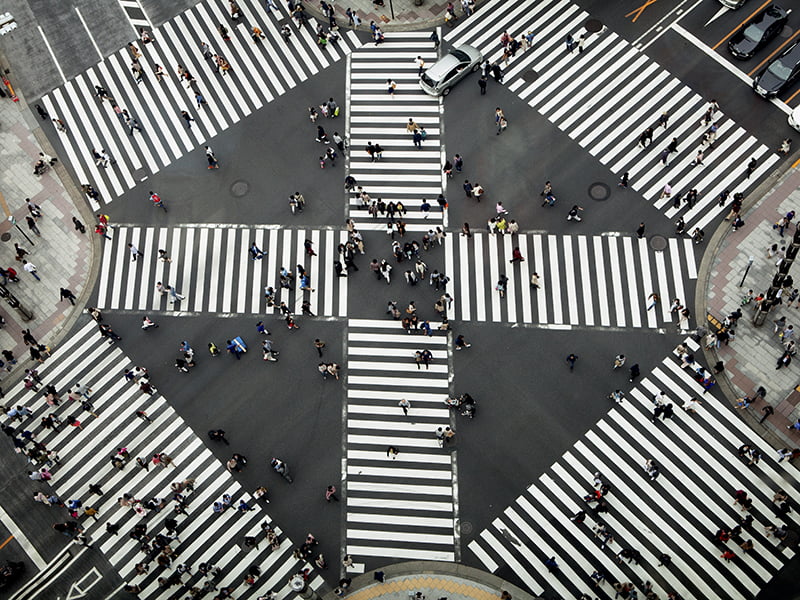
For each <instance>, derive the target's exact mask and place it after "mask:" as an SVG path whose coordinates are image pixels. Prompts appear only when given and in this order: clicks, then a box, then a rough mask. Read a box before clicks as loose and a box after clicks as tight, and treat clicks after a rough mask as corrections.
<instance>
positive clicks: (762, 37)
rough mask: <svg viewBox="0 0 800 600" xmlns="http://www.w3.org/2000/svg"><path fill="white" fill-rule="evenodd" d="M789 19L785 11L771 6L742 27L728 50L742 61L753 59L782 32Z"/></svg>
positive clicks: (776, 6) (730, 42) (731, 41)
mask: <svg viewBox="0 0 800 600" xmlns="http://www.w3.org/2000/svg"><path fill="white" fill-rule="evenodd" d="M788 19H789V15H788V13H787V12H786V11H785V10H784V9H782V8H781V7H780V6H778V5H776V4H770V5H769V6H768V7H767V8H765V9H764V10H762V11H761V12H760V13H758V14H757V15H756V16H755V17H753V18H752V19H750V20H749V21H748V22H747V23H745V24H744V25H742V27H741V29H739V31H737V32H736V33H735V34H734V35H733V37H732V38H731V39H730V41H729V42H728V50H730V53H731V54H733V55H734V56H735V57H736V58H739V59H741V60H747V59H748V58H753V55H754V54H755V53H756V52H758V51H759V50H761V48H763V47H764V46H766V45H767V44H768V43H769V41H770V40H772V39H773V38H774V37H775V36H776V35H778V34H779V33H780V32H781V30H782V29H783V26H784V25H786V21H787V20H788Z"/></svg>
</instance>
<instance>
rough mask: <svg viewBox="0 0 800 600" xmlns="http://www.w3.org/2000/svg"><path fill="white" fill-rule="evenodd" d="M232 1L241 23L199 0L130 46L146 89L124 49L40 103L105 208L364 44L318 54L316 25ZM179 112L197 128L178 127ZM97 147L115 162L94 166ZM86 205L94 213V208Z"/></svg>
mask: <svg viewBox="0 0 800 600" xmlns="http://www.w3.org/2000/svg"><path fill="white" fill-rule="evenodd" d="M238 4H239V7H240V8H241V10H242V17H241V18H240V19H238V20H237V22H231V19H230V15H229V14H228V13H227V12H226V6H225V5H224V3H220V2H218V1H217V0H204V1H202V2H199V3H198V4H196V5H195V6H193V7H192V8H190V9H188V10H186V11H185V12H183V13H182V14H180V15H177V16H176V17H175V18H173V19H171V20H169V21H167V22H166V23H164V24H163V25H161V26H160V27H157V28H154V29H152V37H153V40H154V41H152V42H150V43H142V42H141V40H136V41H135V42H134V45H135V46H136V47H137V49H138V51H139V52H140V53H141V54H142V56H141V57H140V58H139V59H138V60H139V63H140V64H141V66H142V69H143V72H144V81H143V82H142V83H139V84H137V83H136V81H135V79H134V77H133V76H132V73H131V61H132V60H133V56H132V54H131V52H130V51H129V50H128V49H127V48H123V49H120V50H119V51H118V52H116V53H114V54H112V55H111V56H109V57H107V58H106V59H105V60H103V61H101V62H100V63H98V64H97V66H95V67H92V68H90V69H88V70H87V71H85V72H84V73H82V74H80V75H78V76H77V77H75V79H73V80H71V81H69V82H67V83H65V84H64V85H63V86H61V87H59V88H57V89H55V90H53V91H52V92H50V93H49V94H47V95H45V96H44V97H43V98H42V99H41V100H42V103H43V105H44V106H45V107H46V109H47V111H48V112H49V113H50V114H51V115H57V116H58V118H60V119H62V120H64V121H65V122H66V124H67V126H68V129H67V131H66V132H60V133H58V135H59V140H60V142H61V144H62V146H63V148H64V152H65V153H66V157H65V158H68V159H69V163H70V164H71V165H72V168H73V169H74V171H75V174H76V176H77V178H78V180H79V181H80V182H81V183H82V184H83V183H88V184H92V185H93V186H94V187H95V188H96V189H97V191H98V192H99V193H100V198H99V202H102V203H109V202H111V201H112V200H114V199H115V198H117V197H119V196H120V195H122V194H123V193H125V192H126V191H127V190H130V189H131V188H133V187H134V186H136V185H137V184H138V183H139V182H140V181H142V180H143V179H146V178H147V177H149V176H151V175H153V174H155V173H157V172H159V171H160V170H161V169H163V168H164V167H166V166H168V165H170V164H172V163H173V162H174V161H176V160H178V159H179V158H181V157H182V156H184V155H185V154H186V153H188V152H191V151H192V150H194V149H195V148H198V147H200V146H201V145H202V144H203V143H205V142H207V141H208V140H210V139H211V138H213V137H214V136H216V135H217V134H218V133H220V132H222V131H224V130H226V129H228V128H229V127H231V126H232V125H234V124H236V123H238V122H239V121H240V120H242V119H244V118H246V117H248V116H249V115H251V114H253V113H254V112H255V111H257V110H259V109H261V108H262V107H263V106H264V105H265V104H267V103H269V102H271V101H272V100H274V99H275V98H276V97H278V96H280V95H282V94H284V93H286V91H288V90H290V89H292V88H293V87H295V86H296V85H298V84H299V83H301V82H303V81H305V80H306V79H308V78H309V77H310V76H312V75H314V74H316V73H318V72H319V71H320V70H322V69H324V68H326V67H328V66H329V65H330V64H332V63H334V62H336V61H338V60H341V59H342V58H343V57H344V56H345V55H347V54H349V53H350V52H351V51H352V50H353V49H355V48H358V47H360V46H361V42H360V41H359V39H358V37H357V36H356V34H355V33H354V32H353V31H352V30H347V31H344V30H342V33H341V39H340V40H339V41H338V42H337V43H336V44H333V43H331V44H328V46H327V47H326V48H325V49H320V47H319V46H318V44H317V39H316V36H315V33H314V31H315V30H316V27H317V22H316V21H315V20H314V19H309V24H308V25H307V26H305V27H303V28H298V27H296V26H295V25H294V22H293V21H292V20H291V19H290V18H289V15H288V12H287V8H286V5H285V4H283V3H281V7H280V8H279V9H278V10H270V11H268V10H266V8H265V3H263V2H258V1H257V0H242V1H241V2H239V3H238ZM132 8H133V7H132ZM219 23H223V24H225V26H226V28H227V29H228V31H229V36H230V40H228V41H225V40H223V39H222V38H221V35H220V34H219V33H218V32H217V24H219ZM287 24H288V26H289V27H290V28H291V33H292V35H291V37H290V39H289V41H288V42H286V41H284V39H283V38H282V37H281V34H280V29H281V27H283V26H284V25H287ZM253 27H258V28H259V29H260V30H262V31H263V33H264V37H263V38H259V40H258V41H257V42H254V40H253V37H252V36H251V30H252V28H253ZM202 42H206V43H207V44H208V45H209V46H210V52H211V53H212V54H219V55H220V56H222V57H223V58H224V59H225V60H226V61H227V62H228V63H229V64H230V70H229V71H228V72H227V74H219V73H216V72H215V71H214V68H213V64H212V60H211V59H205V58H203V54H202V52H201V49H200V44H201V43H202ZM156 65H160V66H161V67H162V68H163V70H164V71H165V72H166V73H167V74H168V75H166V76H164V77H163V78H162V80H161V81H158V79H157V77H156V75H155V71H154V69H155V67H156ZM179 65H182V66H183V67H184V68H185V69H186V70H187V71H188V72H189V73H191V75H192V76H193V77H194V78H195V79H196V83H194V84H192V85H189V86H187V85H186V82H185V81H184V80H181V79H180V78H179V76H178V72H177V70H178V67H179ZM97 85H99V86H101V87H103V88H105V89H106V90H107V91H108V93H109V94H110V95H111V97H113V98H114V102H116V104H117V105H118V106H119V107H120V108H121V109H125V110H127V111H128V112H129V114H130V116H131V117H133V118H135V119H136V120H137V121H138V123H139V124H140V126H141V128H142V131H141V132H134V133H133V135H129V131H128V127H127V126H126V125H125V123H124V122H123V120H122V119H121V118H118V116H117V115H116V114H115V111H114V109H113V106H112V103H111V101H108V100H106V101H102V100H100V99H99V98H98V97H97V95H96V93H95V86H97ZM193 88H194V89H193ZM195 90H197V91H199V93H200V94H201V95H202V96H203V97H204V99H205V100H206V104H204V105H203V107H202V108H196V107H197V106H198V104H197V103H196V98H195V93H196V92H195ZM182 111H186V112H187V113H188V116H189V117H191V118H193V119H194V122H191V123H190V122H188V121H184V119H183V118H182V116H181V112H182ZM187 124H190V125H191V127H187ZM93 149H96V150H98V151H100V150H101V149H105V150H106V151H107V153H108V154H109V155H110V157H111V158H112V159H114V160H115V161H116V162H115V163H113V162H112V164H110V165H109V166H108V167H107V168H103V167H101V166H97V164H96V162H95V159H94V157H93V155H92V150H93ZM90 202H91V203H92V206H93V208H95V209H96V208H98V206H99V204H98V201H95V200H91V199H90Z"/></svg>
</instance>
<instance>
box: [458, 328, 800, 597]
mask: <svg viewBox="0 0 800 600" xmlns="http://www.w3.org/2000/svg"><path fill="white" fill-rule="evenodd" d="M684 343H685V344H687V345H688V347H689V349H690V351H691V352H693V353H695V355H698V353H699V351H700V350H699V346H698V344H697V342H696V341H694V340H693V339H691V338H689V339H687V340H686V341H685V342H684ZM622 377H624V374H623V375H622ZM661 391H664V392H666V394H667V397H668V399H669V400H668V401H669V402H671V403H672V404H673V405H674V407H675V416H674V417H673V418H671V419H669V420H664V421H661V422H659V423H658V424H654V423H652V422H651V419H652V415H653V408H654V403H653V400H652V399H653V397H654V396H655V395H656V394H659V393H660V392H661ZM598 397H600V396H598ZM693 397H696V398H698V399H700V400H701V402H702V404H701V405H700V406H699V407H697V409H696V413H695V414H691V413H688V412H685V411H683V410H681V409H680V408H679V407H680V406H681V405H683V404H684V403H686V402H687V400H689V399H690V398H693ZM609 402H611V401H610V400H609ZM752 435H753V432H752V431H751V430H750V428H749V427H747V426H746V425H745V424H744V423H743V422H742V421H741V420H740V419H739V417H738V416H737V415H735V414H733V411H732V410H731V409H730V407H729V406H728V405H727V403H725V402H720V401H718V400H717V399H716V398H714V397H713V396H711V395H709V394H706V395H703V388H702V386H701V385H700V384H699V383H698V382H697V381H696V380H695V378H694V376H693V373H692V372H690V371H689V370H687V369H682V368H681V361H680V360H679V358H678V357H677V354H676V353H673V355H670V356H667V357H666V358H665V359H664V360H663V361H662V363H661V364H659V365H658V366H656V367H655V368H654V369H653V371H652V372H651V373H650V374H649V375H648V376H647V377H645V378H644V379H642V380H641V382H640V383H639V384H638V385H636V387H635V388H634V389H633V390H632V391H631V392H629V393H628V395H627V398H626V399H625V400H623V402H622V403H621V404H614V408H613V409H612V410H611V411H610V412H609V413H608V415H607V416H606V417H604V418H603V419H602V420H601V421H600V422H598V423H597V424H596V425H595V426H594V427H592V429H591V430H589V431H588V432H587V433H586V434H585V435H584V436H583V437H582V438H581V439H580V440H578V441H577V442H576V443H575V444H574V446H573V447H572V449H570V450H569V451H567V452H566V453H565V454H564V455H563V456H562V457H561V458H560V459H559V460H558V462H556V463H555V464H554V465H552V466H551V467H550V468H549V469H548V470H547V471H546V472H545V473H544V474H543V475H542V476H541V477H540V478H539V480H538V482H537V483H534V484H532V485H531V486H529V487H528V488H527V489H526V490H525V492H524V493H522V494H521V495H520V496H519V497H518V498H517V499H516V501H515V503H514V504H513V505H511V506H509V507H508V508H506V509H505V511H504V512H503V514H502V515H500V516H498V517H497V518H495V519H494V521H492V524H491V526H490V527H488V528H487V529H485V530H483V531H482V532H480V534H479V535H478V536H477V537H476V538H475V539H474V540H472V541H471V542H470V543H469V544H468V548H469V549H470V551H471V552H472V553H473V554H474V556H476V557H477V558H478V559H479V560H480V562H481V563H482V564H483V565H484V566H485V567H486V568H488V569H489V570H490V571H492V572H494V571H496V570H498V569H499V568H500V567H501V565H507V566H508V567H509V568H511V569H512V570H513V572H514V573H515V574H516V575H517V576H519V578H520V579H521V580H522V581H523V582H524V583H525V585H527V586H528V587H529V588H530V589H531V590H532V591H533V592H534V593H535V594H536V595H540V594H542V593H543V592H544V590H551V591H552V592H554V593H555V594H557V595H559V597H561V598H576V597H578V596H579V595H580V594H581V593H587V594H589V595H591V597H595V595H597V594H598V593H599V591H598V589H596V588H595V587H594V586H593V582H592V579H591V574H592V573H593V572H594V571H595V570H602V571H605V572H606V573H607V577H606V579H607V583H605V584H604V585H603V586H601V588H600V589H601V590H602V588H605V593H606V594H608V590H609V589H611V584H612V583H613V582H615V581H620V582H634V583H635V584H636V586H637V587H638V588H639V590H640V594H642V589H641V587H640V586H641V582H644V581H651V582H653V584H654V590H655V591H656V592H657V593H658V594H659V597H661V598H664V597H666V594H667V592H668V591H670V590H673V591H676V592H678V593H679V594H680V597H681V598H685V599H687V600H688V599H691V598H697V599H701V598H720V599H742V600H744V599H745V598H753V597H755V596H756V595H757V593H758V591H759V590H760V589H761V588H763V587H764V585H765V584H766V583H767V582H768V581H769V580H770V579H771V578H772V577H773V576H774V575H775V573H777V571H778V570H780V568H781V567H782V566H783V565H784V564H785V563H786V562H787V561H788V560H789V559H790V558H791V557H792V556H793V555H794V551H793V550H791V549H789V548H788V547H784V546H782V545H781V544H780V543H779V542H777V541H776V540H775V538H774V537H767V536H766V534H765V529H764V527H765V526H766V525H769V524H773V523H779V522H780V521H779V520H778V519H776V518H775V516H774V514H773V511H772V497H773V494H774V492H775V491H776V490H777V489H778V488H781V489H783V490H785V491H786V492H787V493H788V494H789V497H790V498H791V500H792V502H794V503H796V502H797V501H798V500H799V499H800V491H798V486H797V483H798V480H800V472H798V469H797V467H795V466H793V465H791V464H788V463H787V462H781V463H778V462H776V460H775V459H774V458H773V453H772V451H769V452H767V450H768V448H763V453H764V456H763V458H762V459H761V461H760V462H758V463H757V464H755V465H753V466H748V464H747V461H745V460H742V459H740V458H739V456H738V454H737V450H738V448H739V446H740V445H742V444H745V443H750V440H752ZM648 459H654V460H655V462H656V463H657V465H658V466H659V468H660V474H659V475H658V477H657V478H656V479H655V480H651V479H650V477H649V476H647V474H646V473H645V472H644V468H643V467H644V465H645V462H646V461H647V460H648ZM598 471H599V472H600V473H601V477H602V479H603V480H604V481H605V482H607V483H608V484H610V485H611V492H610V494H609V495H607V498H608V504H609V508H610V512H607V513H596V512H595V511H594V510H593V509H591V508H589V506H590V505H588V504H586V503H585V502H584V501H583V497H584V495H586V494H587V493H589V492H591V491H592V489H593V487H592V486H593V479H594V475H593V474H594V473H595V472H598ZM684 474H691V476H690V477H688V476H684ZM595 489H596V488H595ZM739 489H744V490H745V491H747V492H748V494H749V496H750V498H752V499H753V508H752V510H751V511H750V514H751V515H752V516H753V518H754V522H753V525H752V527H750V528H745V529H744V531H743V532H742V535H741V537H742V538H743V539H740V540H739V541H738V542H737V543H734V541H730V542H728V543H727V548H728V549H730V550H733V551H734V552H735V554H736V556H737V558H736V559H735V560H734V561H732V562H730V563H728V562H725V561H724V560H722V559H721V558H720V555H721V554H722V552H723V551H724V550H725V548H723V547H722V546H719V545H716V544H715V543H714V541H713V539H714V536H715V532H716V531H717V530H718V529H719V528H721V527H726V528H728V529H731V528H732V527H734V526H735V525H736V524H738V523H739V519H740V518H741V517H742V516H743V513H742V512H741V511H740V510H738V509H737V508H736V507H735V506H733V497H734V492H735V491H736V490H739ZM591 506H593V505H591ZM581 510H584V511H586V513H587V516H586V521H585V523H583V524H577V523H574V522H571V521H570V517H572V516H573V515H575V514H576V513H577V512H578V511H581ZM788 518H789V520H790V522H792V523H795V524H796V523H797V522H798V521H800V517H798V515H797V514H796V513H791V514H790V515H789V517H788ZM597 525H605V526H606V527H607V529H608V530H610V532H611V533H612V534H613V538H614V541H613V542H612V543H610V544H609V545H608V546H607V547H606V548H602V547H601V544H602V541H601V539H600V538H599V537H596V536H594V535H593V533H592V529H593V527H595V526H597ZM747 539H751V540H752V541H753V543H754V545H755V550H754V551H753V552H752V553H745V552H743V551H742V550H740V548H739V547H738V544H739V543H741V542H742V541H744V540H747ZM624 548H629V549H634V550H638V551H639V552H641V556H642V559H641V561H640V564H639V565H637V564H634V563H630V562H618V561H616V560H615V559H614V557H615V555H616V554H617V553H618V552H620V551H621V550H622V549H624ZM662 554H667V555H669V556H670V557H671V563H670V564H668V565H667V566H658V564H659V561H660V556H661V555H662ZM553 556H555V557H556V562H557V563H558V565H559V567H560V568H559V569H558V572H556V573H549V572H548V568H547V566H546V565H545V564H544V563H545V561H546V560H547V559H549V558H550V557H553ZM612 592H613V590H612ZM548 597H549V596H548ZM604 597H605V596H604Z"/></svg>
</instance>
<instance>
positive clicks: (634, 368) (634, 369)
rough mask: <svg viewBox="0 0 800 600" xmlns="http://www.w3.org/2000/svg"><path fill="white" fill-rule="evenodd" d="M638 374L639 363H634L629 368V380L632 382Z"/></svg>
mask: <svg viewBox="0 0 800 600" xmlns="http://www.w3.org/2000/svg"><path fill="white" fill-rule="evenodd" d="M640 374H641V373H640V371H639V363H636V364H634V365H633V366H631V368H630V378H629V381H631V382H632V381H633V380H634V379H636V378H637V377H639V375H640Z"/></svg>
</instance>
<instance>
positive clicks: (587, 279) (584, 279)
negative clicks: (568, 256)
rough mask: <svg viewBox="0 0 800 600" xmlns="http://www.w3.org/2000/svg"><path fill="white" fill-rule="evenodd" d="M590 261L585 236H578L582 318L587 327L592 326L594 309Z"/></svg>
mask: <svg viewBox="0 0 800 600" xmlns="http://www.w3.org/2000/svg"><path fill="white" fill-rule="evenodd" d="M591 264H592V260H591V257H590V256H589V248H588V244H587V241H586V236H585V235H579V236H578V267H579V269H580V273H581V290H582V291H583V318H584V322H585V324H586V325H588V326H589V327H591V326H593V325H594V307H593V305H592V278H591Z"/></svg>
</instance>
